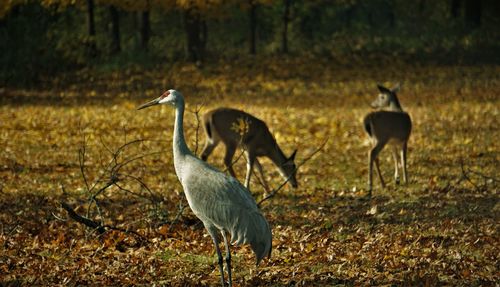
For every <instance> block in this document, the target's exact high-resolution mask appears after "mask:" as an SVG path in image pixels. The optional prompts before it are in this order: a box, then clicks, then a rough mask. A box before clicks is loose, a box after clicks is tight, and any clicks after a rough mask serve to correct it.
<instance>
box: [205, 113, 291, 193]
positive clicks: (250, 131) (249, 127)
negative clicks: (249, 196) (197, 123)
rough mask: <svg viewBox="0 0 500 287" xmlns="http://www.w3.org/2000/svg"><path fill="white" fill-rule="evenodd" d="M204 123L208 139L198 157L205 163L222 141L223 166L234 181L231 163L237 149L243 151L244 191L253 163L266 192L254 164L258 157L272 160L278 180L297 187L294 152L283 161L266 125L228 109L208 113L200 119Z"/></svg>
mask: <svg viewBox="0 0 500 287" xmlns="http://www.w3.org/2000/svg"><path fill="white" fill-rule="evenodd" d="M203 122H204V125H203V126H204V128H205V133H206V136H207V139H206V143H205V147H204V148H203V151H202V153H201V159H202V160H204V161H206V160H207V158H208V156H209V155H210V154H211V153H212V151H213V150H214V148H215V147H216V146H217V144H218V143H219V142H220V141H222V142H223V143H224V145H225V146H226V155H225V156H224V164H225V165H226V167H227V169H228V171H229V173H230V174H231V175H232V176H233V177H236V174H235V173H234V170H233V167H232V165H233V163H232V159H233V156H234V153H235V151H236V148H237V147H238V146H240V147H242V148H243V150H244V151H245V155H246V158H247V174H246V177H245V187H247V188H249V185H250V176H251V175H252V172H253V165H254V163H255V164H256V165H257V169H258V170H259V173H260V175H261V177H262V179H263V181H264V182H263V184H264V188H265V189H266V191H268V187H267V183H266V181H265V179H264V174H263V172H262V166H261V165H260V163H259V161H258V160H257V157H260V156H266V157H268V158H269V159H271V161H272V162H273V163H274V164H275V165H276V166H277V167H278V171H279V173H280V174H281V176H283V177H284V178H285V179H288V180H289V182H290V184H291V185H292V187H294V188H296V187H297V180H296V178H295V173H296V166H295V163H294V159H295V155H296V153H297V150H295V151H294V152H293V153H292V155H291V156H290V157H286V156H285V154H284V153H283V151H281V149H280V147H279V146H278V144H277V143H276V140H275V139H274V137H273V135H272V134H271V132H269V129H268V128H267V125H266V123H265V122H263V121H262V120H260V119H258V118H256V117H254V116H252V115H250V114H247V113H245V112H243V111H240V110H235V109H230V108H218V109H215V110H212V111H209V112H207V113H206V114H205V115H204V116H203Z"/></svg>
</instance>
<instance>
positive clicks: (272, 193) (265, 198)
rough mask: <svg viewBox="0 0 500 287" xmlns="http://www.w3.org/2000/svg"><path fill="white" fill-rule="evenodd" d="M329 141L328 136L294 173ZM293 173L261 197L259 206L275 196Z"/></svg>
mask: <svg viewBox="0 0 500 287" xmlns="http://www.w3.org/2000/svg"><path fill="white" fill-rule="evenodd" d="M327 142H328V138H326V139H325V141H324V142H323V143H322V144H321V145H320V146H319V147H318V148H317V149H316V150H314V151H313V152H312V153H311V154H309V156H307V157H306V158H305V159H304V160H303V161H302V162H301V163H299V164H298V165H297V166H296V167H295V171H294V172H293V173H292V175H293V174H295V173H296V172H297V170H299V168H300V167H301V166H302V165H304V164H305V163H306V162H308V161H309V160H310V159H311V158H312V157H313V156H314V155H316V154H317V153H318V152H320V151H321V150H322V149H323V148H324V147H325V145H326V143H327ZM292 175H290V176H289V177H288V178H287V179H286V180H285V181H283V183H281V185H279V186H278V187H277V188H275V189H274V190H273V191H272V192H271V193H270V194H268V195H267V196H266V197H264V198H263V199H261V200H260V201H259V202H258V203H257V206H259V207H260V206H261V204H262V203H263V202H264V201H266V200H268V199H270V198H272V197H274V196H275V195H276V193H277V192H278V191H280V190H281V189H282V188H283V187H284V186H285V184H286V183H287V182H288V181H289V180H290V178H291V177H292Z"/></svg>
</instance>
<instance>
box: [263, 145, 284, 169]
mask: <svg viewBox="0 0 500 287" xmlns="http://www.w3.org/2000/svg"><path fill="white" fill-rule="evenodd" d="M267 156H268V157H269V159H271V161H272V162H273V163H274V164H275V165H277V166H281V165H283V163H285V161H286V159H287V158H286V156H285V154H284V153H283V151H282V150H281V149H280V147H279V146H278V144H277V143H276V142H274V148H273V149H271V150H270V151H269V153H268V155H267Z"/></svg>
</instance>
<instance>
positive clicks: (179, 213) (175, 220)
mask: <svg viewBox="0 0 500 287" xmlns="http://www.w3.org/2000/svg"><path fill="white" fill-rule="evenodd" d="M185 208H186V205H184V204H182V200H181V201H179V211H178V212H177V214H176V215H175V217H174V219H173V220H172V222H170V226H169V227H168V232H170V231H171V230H172V228H173V226H174V224H175V223H176V222H177V221H178V220H179V218H180V217H181V216H182V213H183V212H184V209H185Z"/></svg>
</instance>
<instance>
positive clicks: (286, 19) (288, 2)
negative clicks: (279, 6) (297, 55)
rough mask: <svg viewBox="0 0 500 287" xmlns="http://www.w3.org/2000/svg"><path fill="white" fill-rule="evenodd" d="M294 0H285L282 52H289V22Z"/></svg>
mask: <svg viewBox="0 0 500 287" xmlns="http://www.w3.org/2000/svg"><path fill="white" fill-rule="evenodd" d="M292 1H293V0H283V4H284V5H285V11H284V12H283V34H282V35H281V52H283V54H288V23H289V22H290V6H291V5H292Z"/></svg>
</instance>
